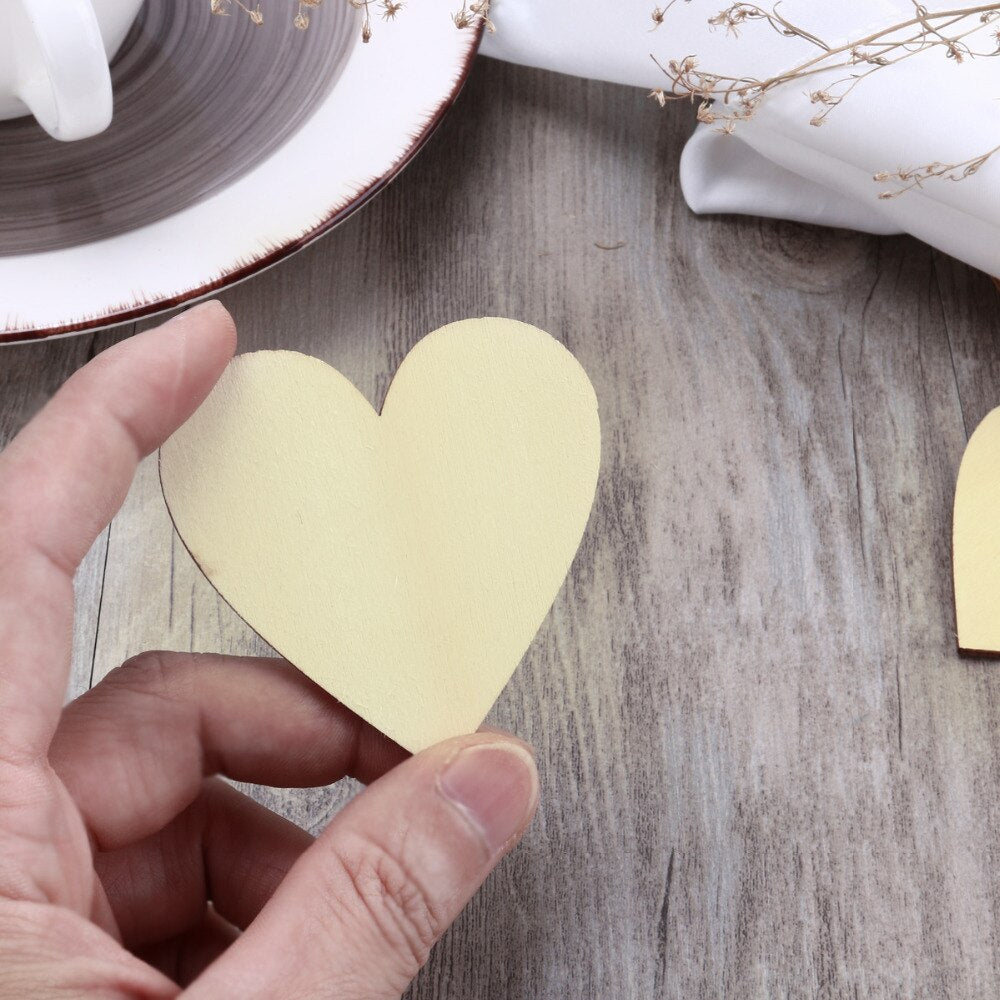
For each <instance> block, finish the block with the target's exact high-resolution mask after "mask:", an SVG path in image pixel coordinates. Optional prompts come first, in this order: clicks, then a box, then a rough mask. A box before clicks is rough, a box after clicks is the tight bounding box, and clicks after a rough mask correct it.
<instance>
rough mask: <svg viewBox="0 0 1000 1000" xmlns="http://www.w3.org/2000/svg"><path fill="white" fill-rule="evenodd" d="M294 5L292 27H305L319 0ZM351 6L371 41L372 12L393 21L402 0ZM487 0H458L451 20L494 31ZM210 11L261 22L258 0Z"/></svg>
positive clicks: (232, 1)
mask: <svg viewBox="0 0 1000 1000" xmlns="http://www.w3.org/2000/svg"><path fill="white" fill-rule="evenodd" d="M295 3H296V5H297V9H296V12H295V16H294V17H293V18H292V23H293V24H294V25H295V27H296V28H300V29H301V30H303V31H305V29H306V28H308V27H309V12H310V10H312V9H314V8H316V7H321V6H322V4H323V0H295ZM347 3H349V4H350V5H351V6H352V7H353V8H354V9H355V10H360V11H362V18H361V40H362V41H363V42H369V41H371V37H372V13H373V12H374V13H376V14H377V15H378V16H380V17H381V18H382V20H383V21H393V20H395V18H396V15H397V14H398V13H399V12H400V11H401V10H402V9H403V6H404V4H403V0H347ZM490 3H491V0H462V9H461V10H459V11H457V12H456V13H455V14H453V15H452V20H453V21H454V22H455V25H456V27H458V28H470V27H477V26H478V25H480V24H482V25H484V26H485V27H486V29H487V30H488V31H496V28H495V27H494V25H493V22H492V21H491V20H490V16H489V14H490ZM209 5H210V9H211V12H212V13H213V14H217V15H219V16H222V17H225V16H226V15H227V14H229V13H230V11H231V9H232V8H233V7H235V8H237V10H240V11H242V12H243V13H244V14H246V15H247V17H249V18H250V20H251V21H252V22H253V23H254V24H255V25H261V24H263V23H264V13H263V11H262V10H261V8H260V0H257V5H256V6H255V7H252V8H251V7H249V6H247V4H246V2H245V0H209Z"/></svg>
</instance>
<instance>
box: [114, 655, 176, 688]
mask: <svg viewBox="0 0 1000 1000" xmlns="http://www.w3.org/2000/svg"><path fill="white" fill-rule="evenodd" d="M165 673H166V665H165V663H164V654H163V653H161V652H160V651H159V650H155V649H149V650H146V651H145V652H143V653H137V654H136V655H135V656H130V657H129V658H128V659H127V660H126V661H125V662H124V663H123V664H122V665H121V666H120V667H116V668H115V669H114V670H112V671H111V673H110V674H108V676H107V677H106V678H105V682H106V683H116V684H125V685H128V686H129V687H136V688H152V689H154V690H155V689H157V688H160V687H162V686H163V682H164V675H165Z"/></svg>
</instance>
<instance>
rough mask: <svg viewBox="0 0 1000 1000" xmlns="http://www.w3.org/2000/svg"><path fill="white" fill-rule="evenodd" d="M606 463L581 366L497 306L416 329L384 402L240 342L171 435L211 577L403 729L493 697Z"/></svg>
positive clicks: (419, 737)
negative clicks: (238, 352) (491, 313)
mask: <svg viewBox="0 0 1000 1000" xmlns="http://www.w3.org/2000/svg"><path fill="white" fill-rule="evenodd" d="M599 464H600V426H599V423H598V417H597V399H596V397H595V395H594V390H593V387H592V386H591V384H590V381H589V380H588V378H587V375H586V373H585V372H584V370H583V369H582V368H581V366H580V364H579V363H578V362H577V361H576V359H575V358H574V357H573V356H572V355H571V354H570V353H569V351H567V350H566V349H565V348H564V347H563V346H562V345H561V344H560V343H558V341H556V340H554V339H553V338H552V337H550V336H549V335H548V334H546V333H543V332H542V331H541V330H538V329H536V328H534V327H531V326H527V325H526V324H524V323H517V322H514V321H512V320H505V319H481V320H466V321H464V322H461V323H453V324H451V325H450V326H446V327H444V328H442V329H440V330H437V331H436V332H434V333H432V334H430V335H429V336H427V337H425V338H424V339H423V340H422V341H420V343H419V344H417V346H416V347H414V349H413V350H412V351H411V352H410V353H409V355H408V356H407V357H406V359H405V360H404V361H403V363H402V364H401V365H400V367H399V370H398V371H397V373H396V377H395V379H394V380H393V382H392V386H391V388H390V390H389V393H388V395H387V396H386V399H385V405H384V406H383V408H382V413H381V416H380V415H378V414H377V413H376V412H375V410H374V409H372V407H371V405H370V404H369V403H368V401H367V400H366V399H365V398H364V397H363V396H362V395H361V393H360V392H358V390H357V389H356V388H355V387H354V386H353V385H352V384H351V383H350V382H349V381H348V380H347V379H346V378H344V376H343V375H341V374H340V373H339V372H337V371H336V370H334V369H333V368H330V367H329V366H327V365H326V364H324V363H323V362H321V361H319V360H317V359H315V358H309V357H306V356H304V355H301V354H296V353H293V352H290V351H262V352H260V353H256V354H246V355H242V356H240V357H237V358H235V359H234V360H233V361H232V363H231V364H230V365H229V367H228V368H227V369H226V372H225V374H224V375H223V376H222V379H221V380H220V381H219V384H218V385H217V386H216V388H215V389H214V390H213V391H212V393H211V395H210V396H209V397H208V399H207V400H206V401H205V402H204V403H203V404H202V406H201V407H200V408H199V409H198V411H197V412H196V413H195V414H194V416H192V417H191V419H190V420H188V421H187V423H185V424H184V426H183V427H181V428H180V430H178V431H177V432H176V433H175V434H174V435H173V437H171V438H170V440H169V441H167V443H166V444H165V445H164V446H163V447H162V449H161V450H160V478H161V482H162V485H163V495H164V498H165V499H166V502H167V506H168V508H169V510H170V515H171V517H172V518H173V521H174V524H175V525H176V527H177V531H178V533H179V534H180V536H181V539H182V540H183V541H184V544H185V545H186V546H187V548H188V550H189V551H190V552H191V554H192V556H193V557H194V559H195V561H196V562H197V563H198V565H199V566H200V567H201V569H202V571H203V572H204V574H205V576H206V577H208V579H209V581H210V582H211V583H212V585H213V586H214V587H215V588H216V589H217V590H218V591H219V593H220V594H221V595H222V596H223V597H224V598H225V599H226V601H228V602H229V604H231V605H232V607H233V608H234V609H235V610H236V611H237V612H238V613H239V614H240V615H241V616H242V617H243V618H244V619H245V620H246V621H247V622H248V623H249V624H250V625H251V626H252V627H253V628H254V629H255V630H256V631H257V632H258V633H260V635H261V636H263V638H264V639H265V640H266V641H267V642H269V643H270V644H271V645H272V646H273V647H274V648H275V649H277V650H279V651H280V652H281V654H282V655H283V656H285V657H286V658H287V659H289V660H290V661H291V662H292V663H294V664H295V665H296V666H297V667H298V668H299V669H300V670H302V671H303V672H304V673H306V674H307V675H308V676H309V677H311V678H312V679H313V680H314V681H316V682H317V683H318V684H320V685H322V686H323V687H324V688H325V689H326V690H327V691H329V692H330V693H331V694H333V695H334V696H335V697H336V698H338V699H339V700H341V701H342V702H344V704H346V705H347V706H349V707H350V708H352V709H353V710H354V711H355V712H357V713H358V714H359V715H361V716H362V717H363V718H365V719H367V720H368V721H369V722H371V723H372V724H373V725H375V726H376V727H377V728H379V729H381V730H382V731H383V732H384V733H386V734H388V735H389V736H391V737H392V738H393V739H394V740H396V741H397V742H398V743H400V744H402V745H403V746H404V747H406V748H407V749H408V750H412V751H418V750H421V749H423V748H424V747H426V746H429V745H430V744H432V743H435V742H437V741H438V740H441V739H444V738H446V737H449V736H454V735H457V734H460V733H466V732H471V731H473V730H475V729H476V728H477V727H478V726H479V724H480V723H481V722H482V720H483V719H484V717H485V716H486V713H487V712H488V711H489V709H490V707H491V706H492V704H493V702H494V701H495V700H496V698H497V695H498V694H499V693H500V691H501V690H502V689H503V686H504V685H505V684H506V683H507V681H508V679H509V678H510V676H511V674H512V673H513V671H514V668H515V667H516V666H517V664H518V662H519V661H520V659H521V657H522V656H523V655H524V651H525V650H526V649H527V647H528V645H529V644H530V642H531V640H532V638H533V637H534V635H535V633H536V631H537V630H538V627H539V625H540V624H541V623H542V621H543V619H544V618H545V616H546V614H547V613H548V610H549V608H550V606H551V604H552V601H553V599H554V598H555V595H556V593H557V592H558V590H559V588H560V586H561V585H562V582H563V580H564V578H565V576H566V573H567V571H568V570H569V566H570V563H571V562H572V560H573V556H574V554H575V553H576V550H577V547H578V546H579V544H580V539H581V536H582V534H583V530H584V527H585V526H586V523H587V518H588V516H589V513H590V508H591V505H592V503H593V499H594V491H595V488H596V485H597V473H598V466H599Z"/></svg>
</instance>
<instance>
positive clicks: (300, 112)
mask: <svg viewBox="0 0 1000 1000" xmlns="http://www.w3.org/2000/svg"><path fill="white" fill-rule="evenodd" d="M262 6H263V9H264V10H265V11H266V12H267V18H266V20H265V23H264V24H263V25H261V26H260V27H256V28H255V27H253V26H252V25H251V24H250V23H249V21H247V20H246V19H245V18H244V17H242V16H241V15H239V14H238V12H235V11H234V13H233V14H231V15H230V16H229V17H226V18H219V17H211V16H209V15H208V14H207V8H208V0H149V4H148V6H147V8H146V10H145V11H144V13H143V14H142V15H141V17H140V21H139V22H138V24H137V25H136V27H135V29H133V32H132V35H131V36H130V37H129V39H128V40H127V41H126V43H125V45H124V47H123V49H122V52H121V53H120V54H119V56H118V57H117V59H116V62H115V65H114V67H113V69H114V77H115V86H116V91H115V94H116V118H115V122H114V123H113V125H112V127H111V129H110V130H109V131H108V132H107V133H105V134H104V135H103V136H98V137H96V138H95V139H88V140H84V141H83V142H79V143H68V144H61V143H57V142H55V141H54V140H52V139H49V138H48V137H46V136H45V135H44V133H42V132H41V130H40V129H39V128H38V127H37V125H34V124H33V123H31V122H29V121H25V120H20V121H18V122H7V123H0V342H14V341H23V340H32V339H40V338H44V337H52V336H59V335H66V334H70V333H77V332H81V331H84V330H94V329H98V328H101V327H104V326H110V325H113V324H116V323H122V322H126V321H129V320H134V319H137V318H139V317H143V316H149V315H152V314H154V313H157V312H160V311H163V310H166V309H169V308H171V307H174V306H176V305H178V304H180V303H183V302H190V301H193V300H195V299H198V298H200V297H202V296H205V295H208V294H210V293H212V292H213V291H215V290H217V289H219V288H222V287H224V286H226V285H230V284H232V283H234V282H236V281H239V280H241V279H243V278H246V277H248V276H249V275H251V274H253V273H255V272H257V271H259V270H261V269H263V268H265V267H268V266H269V265H271V264H274V263H276V262H277V261H279V260H281V259H283V258H284V257H287V256H288V255H290V254H292V253H294V252H295V251H296V250H299V249H301V248H302V247H304V246H306V245H307V244H308V243H310V242H312V241H313V240H315V239H316V238H317V237H319V236H321V235H322V234H323V233H325V232H327V231H328V230H330V229H331V228H332V227H333V226H335V225H337V223H339V222H341V221H342V220H343V219H344V218H346V217H347V216H348V215H349V214H350V213H351V212H353V211H354V210H355V209H357V208H359V207H360V206H361V205H363V204H364V203H365V202H366V201H367V200H368V199H369V198H371V197H372V196H373V195H375V194H376V193H377V192H378V191H379V190H380V189H381V188H382V187H383V186H384V185H385V184H386V183H388V181H390V180H391V179H392V178H393V177H394V176H395V175H396V174H397V173H398V172H399V171H400V170H401V169H402V167H404V166H405V165H406V163H407V162H408V161H409V160H410V159H411V157H412V156H413V155H414V154H415V153H416V152H417V150H418V149H419V148H420V147H421V145H422V144H423V143H424V141H425V140H426V139H427V138H428V136H429V135H430V134H431V133H432V132H433V130H434V127H435V126H436V125H437V124H438V122H439V121H440V120H441V118H442V116H443V115H444V113H445V112H446V111H447V109H448V108H449V107H450V106H451V103H452V102H453V100H454V99H455V97H456V95H457V93H458V91H459V90H460V89H461V87H462V84H463V83H464V81H465V77H466V75H467V73H468V70H469V66H470V64H471V61H472V58H473V56H474V55H475V52H476V49H477V47H478V43H479V38H480V34H481V31H480V30H476V29H458V28H456V26H455V24H454V23H453V21H452V18H451V15H452V14H453V13H454V10H455V9H456V8H457V7H458V6H460V2H459V0H419V2H413V3H408V4H406V6H405V7H404V8H403V9H402V10H401V11H400V12H399V14H398V16H397V17H396V18H395V20H393V21H391V22H382V21H380V20H377V19H375V18H373V22H372V23H373V28H374V34H373V37H372V40H371V41H370V42H369V43H368V44H363V43H362V40H361V21H360V15H359V14H358V12H357V11H355V10H354V9H353V8H351V7H350V6H349V5H348V4H347V2H346V0H326V3H325V4H323V6H322V7H320V8H318V9H315V10H313V11H312V12H311V13H312V24H311V26H310V28H309V29H308V30H307V31H305V32H303V31H299V30H297V29H295V28H294V27H292V26H291V17H292V13H293V12H294V10H293V8H294V3H293V2H292V0H265V2H264V3H263V5H262ZM376 13H377V12H376Z"/></svg>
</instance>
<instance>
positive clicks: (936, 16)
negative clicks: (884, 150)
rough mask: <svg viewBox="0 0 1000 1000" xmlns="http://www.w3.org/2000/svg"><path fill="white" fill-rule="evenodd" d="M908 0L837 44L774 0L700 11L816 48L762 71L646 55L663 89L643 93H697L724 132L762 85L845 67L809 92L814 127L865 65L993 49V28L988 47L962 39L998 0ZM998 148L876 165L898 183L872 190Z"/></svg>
mask: <svg viewBox="0 0 1000 1000" xmlns="http://www.w3.org/2000/svg"><path fill="white" fill-rule="evenodd" d="M677 2H678V0H670V2H669V3H667V5H666V6H665V7H657V8H655V9H654V11H653V13H652V20H653V29H654V30H655V29H656V28H657V27H659V26H660V24H662V23H663V21H664V18H665V16H666V14H667V12H668V11H669V10H670V8H671V7H673V6H674V4H676V3H677ZM685 2H690V0H685ZM911 2H912V3H913V8H914V16H913V17H912V18H909V19H907V20H904V21H901V22H899V23H898V24H893V25H890V26H888V27H886V28H881V29H879V30H878V31H874V32H872V33H870V34H868V35H866V36H864V37H861V38H855V39H852V40H851V41H849V42H846V43H844V44H842V45H838V46H831V45H828V44H827V43H826V42H824V41H823V39H822V38H820V37H819V36H818V35H816V34H814V33H812V32H810V31H808V30H806V29H805V28H803V27H801V26H800V25H797V24H795V23H793V22H791V21H789V20H788V19H787V18H786V17H784V16H783V15H781V14H779V13H778V9H777V8H778V4H777V3H775V4H774V6H772V7H771V8H770V9H766V8H764V7H761V6H759V5H757V4H754V3H732V4H730V6H729V7H726V8H725V9H723V10H721V11H720V12H719V13H718V14H715V15H714V16H712V17H710V18H709V19H708V24H709V26H710V27H712V28H724V29H725V30H726V31H727V32H728V33H730V34H733V35H738V34H739V32H740V30H741V29H742V28H743V27H744V26H745V25H746V24H748V23H752V22H763V23H765V24H767V25H768V26H769V27H771V28H772V29H773V30H774V31H776V32H778V34H780V35H782V36H785V37H794V38H799V39H802V40H803V41H805V42H807V43H808V44H810V45H811V46H813V47H814V48H817V49H819V50H820V51H819V53H818V54H816V55H813V56H811V57H810V58H809V59H806V60H805V61H803V62H801V63H800V64H799V65H798V66H796V67H794V68H793V69H791V70H788V71H787V72H784V73H781V74H778V75H776V76H773V77H767V78H764V79H758V78H754V77H736V76H726V75H725V74H720V73H706V72H705V71H703V70H701V69H700V68H699V67H698V61H697V58H696V57H695V56H693V55H691V56H686V57H684V58H683V59H679V60H671V61H670V62H668V63H667V64H666V65H665V66H664V65H663V64H661V63H660V62H659V61H657V60H656V58H655V56H654V57H653V61H654V62H656V64H657V66H659V67H660V69H661V70H662V71H663V73H664V74H665V75H666V76H667V78H668V79H669V80H670V84H671V85H670V89H669V90H663V89H659V88H658V89H656V90H654V91H653V92H652V94H651V95H650V96H651V97H653V98H654V99H655V100H656V101H657V102H658V103H659V104H660V106H661V107H662V106H663V105H665V104H666V103H667V101H670V100H694V99H695V98H700V99H701V102H700V104H699V107H698V120H699V121H700V122H702V123H704V124H715V125H717V126H718V127H719V131H722V132H725V133H727V134H728V133H732V132H733V130H734V129H735V128H736V126H737V125H738V124H739V123H740V122H746V121H749V120H750V119H751V118H753V116H754V114H755V113H756V111H757V109H758V108H759V106H760V104H761V102H762V101H763V100H764V99H765V97H766V96H767V94H768V93H769V92H770V91H772V90H775V89H776V88H779V87H784V86H787V85H789V84H791V83H793V82H798V81H802V80H806V79H808V78H809V77H811V76H814V75H816V74H819V73H829V72H831V71H836V70H839V69H844V70H848V72H847V73H846V75H845V76H843V77H842V78H840V79H837V80H835V81H833V82H832V83H829V84H827V85H826V86H825V87H822V88H821V89H818V90H814V91H812V92H811V93H809V95H808V96H809V100H810V102H811V103H812V104H813V105H815V106H817V107H818V109H819V110H817V112H816V113H815V114H814V115H813V117H812V118H811V119H810V124H811V125H814V126H817V127H818V126H821V125H822V124H823V123H824V122H825V121H826V119H827V118H828V116H829V115H830V114H831V112H832V111H833V110H834V108H836V107H837V106H838V105H839V104H840V103H841V102H842V101H843V100H844V99H845V98H847V97H848V96H849V95H850V94H851V93H852V92H853V91H854V89H855V88H856V87H857V86H859V85H860V84H861V83H862V82H863V81H864V80H866V79H867V78H868V77H869V76H871V75H872V74H873V73H876V72H880V71H882V70H884V69H886V68H887V67H889V66H894V65H896V64H898V63H900V62H903V61H904V60H906V59H909V58H910V57H911V56H914V55H918V54H919V53H921V52H925V51H927V50H928V49H931V48H943V49H944V50H945V55H946V56H947V57H948V58H949V59H953V60H955V61H956V62H959V63H960V62H963V61H964V60H965V59H971V58H976V57H982V58H989V57H993V56H996V55H998V54H1000V30H995V31H992V32H991V33H990V37H991V38H992V40H993V42H994V44H995V47H994V48H992V49H990V50H988V51H984V52H980V51H974V50H973V49H972V48H970V46H969V44H968V43H967V42H966V39H967V38H969V37H970V36H972V35H974V34H977V33H979V32H981V31H982V30H983V28H984V25H987V24H990V23H992V22H994V21H996V20H997V19H1000V3H990V4H980V5H977V6H973V7H961V8H954V9H951V10H944V11H935V12H934V13H930V12H928V10H927V8H926V7H924V6H923V5H922V4H920V3H918V2H917V0H911ZM970 22H971V23H970ZM719 103H721V105H723V106H724V107H725V110H719V108H718V106H717V105H718V104H719ZM998 150H1000V147H997V148H995V149H992V150H989V151H987V152H986V153H983V154H980V155H978V156H975V157H971V158H970V159H968V160H965V161H963V162H961V163H952V164H943V163H940V162H934V163H929V164H926V165H924V166H922V167H916V168H909V169H903V168H900V169H898V170H896V171H894V172H888V171H880V172H879V173H877V174H876V175H875V178H874V179H875V180H877V181H886V180H896V181H899V182H901V183H902V184H903V185H904V186H903V187H901V188H900V189H898V190H894V191H883V192H882V193H881V194H880V195H879V197H881V198H891V197H895V196H896V195H898V194H902V193H903V192H904V191H909V190H911V189H912V188H914V187H919V186H921V184H922V183H923V182H925V181H928V180H933V179H936V178H945V179H949V180H962V179H964V178H966V177H970V176H972V175H973V174H974V173H976V172H977V171H978V170H979V169H980V167H982V166H983V164H985V163H986V162H987V161H988V160H989V159H990V158H991V157H992V156H994V155H995V154H996V153H997V152H998Z"/></svg>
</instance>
